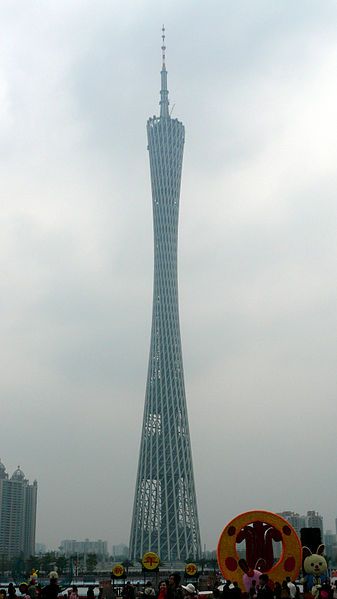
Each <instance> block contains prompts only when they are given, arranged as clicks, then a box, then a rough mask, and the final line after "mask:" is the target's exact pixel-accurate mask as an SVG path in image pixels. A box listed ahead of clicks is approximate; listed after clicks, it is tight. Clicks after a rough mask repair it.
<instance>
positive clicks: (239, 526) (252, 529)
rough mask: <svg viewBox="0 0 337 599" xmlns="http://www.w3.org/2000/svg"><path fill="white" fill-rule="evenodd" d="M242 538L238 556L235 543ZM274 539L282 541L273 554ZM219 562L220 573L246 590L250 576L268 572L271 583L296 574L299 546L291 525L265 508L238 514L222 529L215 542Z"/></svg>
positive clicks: (295, 576)
mask: <svg viewBox="0 0 337 599" xmlns="http://www.w3.org/2000/svg"><path fill="white" fill-rule="evenodd" d="M243 541H244V542H245V546H246V559H243V558H242V557H241V559H240V556H239V552H238V547H237V545H239V544H241V543H242V542H243ZM274 542H278V543H281V548H282V550H281V556H280V557H279V558H278V559H277V558H276V557H275V556H274ZM217 555H218V563H219V568H220V570H221V573H222V575H223V577H224V578H225V579H226V580H227V579H229V580H231V581H232V582H234V581H236V582H237V583H238V585H239V586H240V588H241V590H242V591H246V592H249V590H250V588H251V586H252V583H253V580H255V581H256V582H257V583H258V582H259V578H260V576H261V574H262V573H263V574H265V573H268V576H269V579H270V581H271V582H270V584H271V585H272V583H273V581H276V580H284V579H285V578H286V576H290V577H291V578H292V579H295V578H297V576H298V573H299V570H300V567H301V562H302V547H301V543H300V540H299V538H298V536H297V534H296V531H295V530H294V528H293V527H292V526H291V524H289V522H287V520H285V519H284V518H282V517H281V516H279V515H278V514H274V513H272V512H267V511H265V510H259V511H258V510H256V511H255V510H254V511H250V512H245V513H243V514H239V516H237V517H236V518H234V519H233V520H231V521H230V522H229V523H228V524H227V526H225V528H224V530H223V531H222V533H221V535H220V539H219V543H218V551H217Z"/></svg>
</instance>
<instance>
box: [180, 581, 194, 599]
mask: <svg viewBox="0 0 337 599" xmlns="http://www.w3.org/2000/svg"><path fill="white" fill-rule="evenodd" d="M181 588H182V589H183V592H184V595H185V597H186V599H187V598H188V599H193V598H194V599H196V597H197V595H198V593H197V590H196V588H195V586H194V584H192V583H191V582H189V583H188V584H187V585H186V586H184V585H183V584H182V585H181Z"/></svg>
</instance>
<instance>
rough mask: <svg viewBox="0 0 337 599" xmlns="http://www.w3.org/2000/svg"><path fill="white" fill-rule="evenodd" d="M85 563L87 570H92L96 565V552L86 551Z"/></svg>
mask: <svg viewBox="0 0 337 599" xmlns="http://www.w3.org/2000/svg"><path fill="white" fill-rule="evenodd" d="M86 563H87V572H90V573H91V572H94V570H95V568H96V566H97V555H96V553H88V555H87V559H86Z"/></svg>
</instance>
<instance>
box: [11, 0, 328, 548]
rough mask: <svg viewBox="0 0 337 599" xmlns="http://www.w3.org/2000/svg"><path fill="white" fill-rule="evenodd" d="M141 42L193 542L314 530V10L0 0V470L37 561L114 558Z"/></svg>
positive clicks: (127, 392) (122, 535) (324, 398)
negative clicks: (178, 369)
mask: <svg viewBox="0 0 337 599" xmlns="http://www.w3.org/2000/svg"><path fill="white" fill-rule="evenodd" d="M162 23H165V25H166V32H167V38H166V42H167V68H168V85H169V91H170V108H172V109H173V115H174V116H175V117H178V118H179V119H180V120H182V122H183V123H184V125H185V127H186V144H185V155H184V165H183V180H182V192H181V211H180V224H179V264H178V266H179V289H180V317H181V333H182V343H183V355H184V368H185V383H186V392H187V403H188V412H189V421H190V430H191V440H192V449H193V460H194V474H195V480H196V488H197V498H198V507H199V519H200V526H201V534H202V543H203V544H206V545H207V547H208V548H214V547H215V546H216V544H217V540H218V538H219V535H220V533H221V531H222V529H223V527H224V526H225V524H226V523H227V521H228V520H229V519H231V518H232V517H234V516H235V515H237V514H238V513H239V512H241V511H244V510H246V509H254V508H257V509H270V510H272V511H280V510H285V509H290V510H295V511H298V512H300V513H303V512H306V511H307V510H309V509H315V510H318V511H319V512H321V513H322V514H323V516H324V523H325V527H326V528H332V527H333V526H334V518H335V517H336V516H337V507H336V506H337V493H336V472H337V452H336V416H337V414H336V412H337V409H336V387H337V385H336V383H337V376H336V349H337V347H336V346H337V336H336V333H337V322H336V321H337V318H336V296H337V285H336V280H337V279H336V253H337V252H336V217H337V214H336V212H337V210H336V189H337V116H336V106H337V4H336V2H335V0H333V1H332V0H324V1H323V2H322V0H316V1H313V0H296V1H295V2H294V0H278V1H276V0H208V2H202V1H201V0H193V1H192V0H171V1H170V2H161V1H158V0H138V1H136V0H110V1H108V0H105V1H104V0H96V1H95V2H92V0H57V1H55V0H54V1H53V0H44V1H43V2H41V1H38V0H2V2H1V6H0V155H1V160H0V169H1V173H0V174H1V185H0V192H1V211H0V227H1V230H0V261H1V264H0V268H1V278H0V285H1V289H0V305H1V320H2V326H1V340H2V343H1V359H0V368H1V376H0V386H1V388H0V393H1V402H2V404H1V405H2V410H1V422H2V426H1V450H0V451H1V453H0V457H1V459H2V461H3V463H4V464H5V465H6V467H7V469H8V471H9V474H11V473H12V472H13V470H14V469H15V468H16V466H17V465H18V464H20V465H21V467H22V469H23V470H24V472H25V474H26V476H27V477H28V478H29V479H30V480H31V481H32V480H33V479H34V478H36V479H37V480H38V485H39V490H38V526H37V541H39V542H44V543H46V544H47V546H48V547H52V548H57V547H58V545H59V543H60V541H61V540H62V539H64V538H76V539H83V538H86V537H88V538H102V539H106V540H108V542H109V545H110V544H111V543H114V544H118V543H120V542H125V543H127V544H128V541H129V533H130V523H131V512H132V504H133V498H134V487H135V477H136V470H137V463H138V450H139V443H140V433H141V424H142V415H143V406H144V394H145V382H146V372H147V361H148V352H149V341H150V325H151V308H152V306H151V303H152V279H153V247H152V244H153V240H152V208H151V190H150V178H149V165H148V156H147V151H146V145H147V140H146V129H145V127H146V120H147V118H148V117H149V116H152V115H153V114H158V109H159V106H158V102H159V87H160V54H161V53H160V45H161V38H160V35H161V26H162Z"/></svg>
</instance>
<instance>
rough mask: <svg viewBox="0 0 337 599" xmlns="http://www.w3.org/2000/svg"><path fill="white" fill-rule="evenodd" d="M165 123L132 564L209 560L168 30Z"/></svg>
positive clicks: (155, 177) (154, 129) (153, 152)
mask: <svg viewBox="0 0 337 599" xmlns="http://www.w3.org/2000/svg"><path fill="white" fill-rule="evenodd" d="M162 31H163V35H162V38H163V45H162V70H161V90H160V116H159V117H153V118H150V119H149V120H148V122H147V137H148V150H149V155H150V171H151V186H152V206H153V229H154V284H153V311H152V330H151V346H150V357H149V367H148V374H147V384H146V396H145V408H144V419H143V430H142V438H141V445H140V456H139V464H138V475H137V483H136V492H135V500H134V508H133V517H132V526H131V536H130V557H131V558H134V559H135V558H139V557H141V556H142V555H143V554H144V553H145V552H147V551H154V552H156V553H158V554H159V556H160V558H161V559H162V560H163V561H172V560H183V559H186V558H187V557H194V558H197V557H198V556H200V555H201V543H200V532H199V522H198V512H197V502H196V494H195V487H194V478H193V466H192V452H191V443H190V435H189V428H188V417H187V407H186V397H185V385H184V371H183V358H182V351H181V340H180V328H179V307H178V277H177V241H178V218H179V195H180V181H181V169H182V161H183V149H184V137H185V135H184V126H183V124H182V123H180V122H179V121H178V120H177V119H172V118H171V117H170V112H169V101H168V90H167V71H166V66H165V50H166V47H165V29H164V27H163V30H162Z"/></svg>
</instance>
